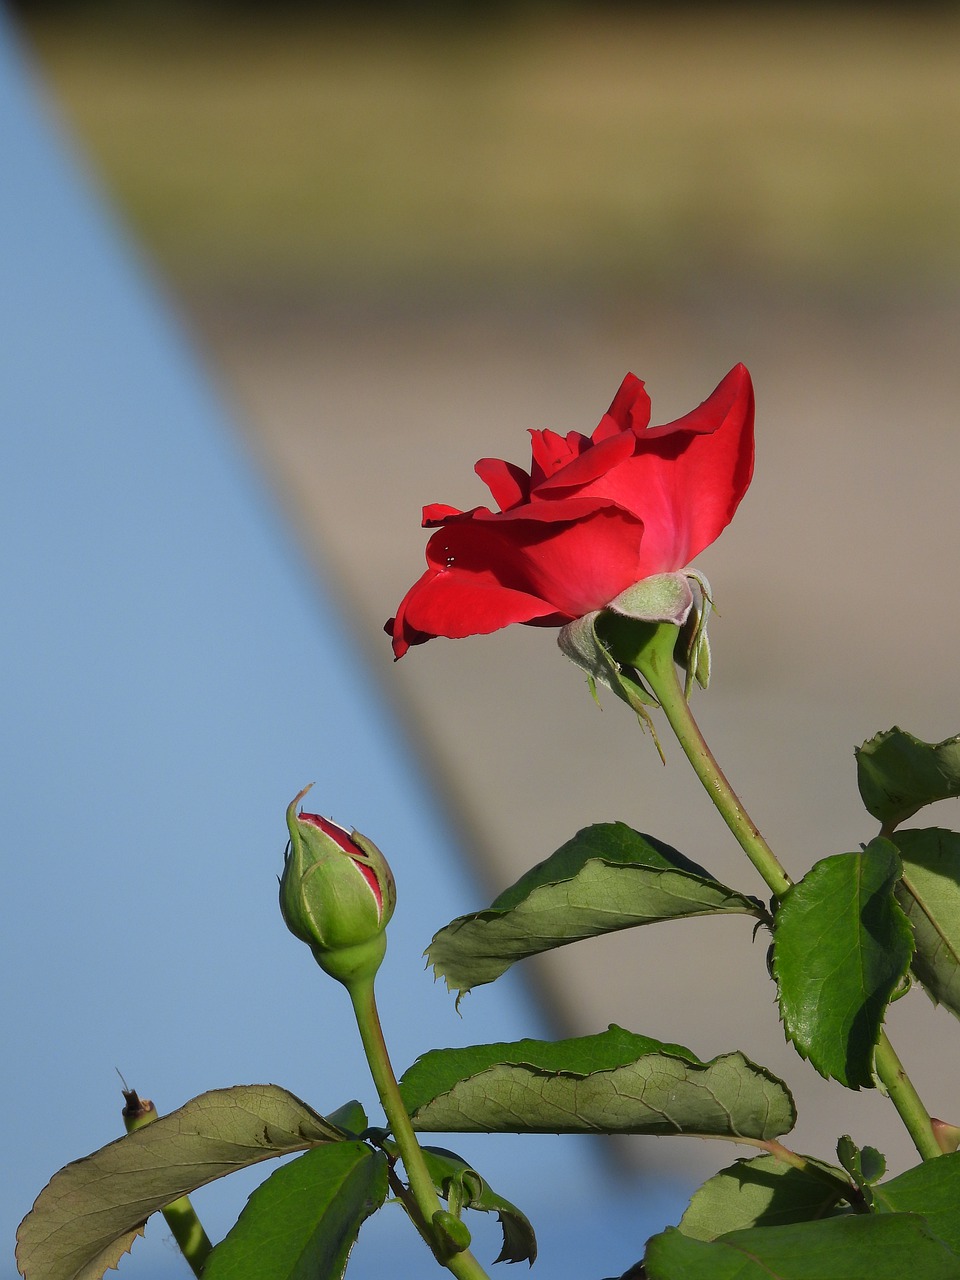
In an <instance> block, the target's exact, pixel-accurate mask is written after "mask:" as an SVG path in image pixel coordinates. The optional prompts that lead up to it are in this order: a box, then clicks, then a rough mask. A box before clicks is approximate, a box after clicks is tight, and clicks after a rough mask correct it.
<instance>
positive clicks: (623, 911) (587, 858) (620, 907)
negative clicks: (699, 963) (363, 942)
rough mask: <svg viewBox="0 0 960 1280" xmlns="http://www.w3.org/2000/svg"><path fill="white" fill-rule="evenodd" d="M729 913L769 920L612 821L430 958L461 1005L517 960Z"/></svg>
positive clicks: (458, 930) (462, 926)
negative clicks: (622, 932) (645, 927)
mask: <svg viewBox="0 0 960 1280" xmlns="http://www.w3.org/2000/svg"><path fill="white" fill-rule="evenodd" d="M724 912H734V913H739V914H746V915H752V916H757V917H759V918H761V919H762V918H764V917H765V915H766V912H765V910H764V907H763V904H762V903H760V902H759V901H758V900H757V899H756V898H751V897H749V896H747V895H746V894H742V893H737V892H736V891H735V890H733V889H728V888H727V887H726V885H723V884H720V882H719V881H717V880H714V879H713V877H712V876H711V875H710V874H709V873H708V872H706V871H705V870H704V869H703V867H700V866H698V865H697V864H696V863H695V862H691V861H690V860H689V859H688V858H685V857H684V856H683V854H681V853H678V852H677V851H676V849H671V847H670V846H669V845H667V844H663V843H662V842H661V841H659V840H654V839H653V838H652V837H651V836H645V835H641V834H640V833H639V832H637V831H633V830H631V828H630V827H628V826H626V825H625V824H624V823H622V822H607V823H600V824H598V825H596V826H592V827H586V828H585V829H584V830H583V831H578V832H577V834H576V835H575V836H574V837H573V839H572V840H568V841H567V843H566V844H565V845H563V846H562V847H561V848H559V849H558V850H557V851H556V853H554V854H552V855H551V856H550V857H549V858H547V859H546V860H545V861H544V862H541V863H539V864H538V865H537V866H535V867H533V868H532V869H531V870H530V871H528V872H527V873H526V874H525V875H524V876H521V878H520V879H519V880H518V881H517V882H516V884H514V885H512V886H511V887H510V888H509V889H507V890H505V891H504V892H503V893H501V894H500V896H499V897H498V898H497V899H496V900H495V901H494V902H493V903H492V904H491V906H490V907H489V909H488V910H486V911H477V912H474V913H473V914H471V915H467V916H461V917H460V918H459V919H457V920H454V921H453V922H452V923H451V924H448V925H447V926H446V928H444V929H441V930H440V932H439V933H437V934H436V935H435V936H434V938H433V941H432V942H431V943H430V946H429V947H428V948H427V953H426V954H427V959H428V962H429V963H430V964H432V965H433V970H434V973H435V974H436V975H437V977H440V976H442V977H443V978H445V979H446V983H447V987H448V988H450V989H451V990H452V989H456V990H457V991H458V992H459V994H460V996H462V995H464V994H465V993H466V992H467V991H469V990H470V989H471V988H472V987H475V986H480V985H482V984H483V983H485V982H492V981H493V980H494V979H495V978H499V977H500V975H501V974H502V973H503V972H504V971H505V970H507V969H508V968H509V967H510V966H511V965H512V964H514V963H515V962H516V961H517V960H522V959H524V958H525V957H527V956H532V955H537V954H538V953H539V952H541V951H547V950H549V949H551V948H552V947H562V946H565V945H567V943H570V942H577V941H579V940H580V939H581V938H593V937H596V936H597V935H598V934H602V933H613V932H615V931H616V930H618V929H630V928H633V927H634V926H636V925H642V924H652V923H655V922H656V921H659V920H674V919H678V918H680V917H683V916H704V915H717V914H720V913H724ZM458 998H459V997H458Z"/></svg>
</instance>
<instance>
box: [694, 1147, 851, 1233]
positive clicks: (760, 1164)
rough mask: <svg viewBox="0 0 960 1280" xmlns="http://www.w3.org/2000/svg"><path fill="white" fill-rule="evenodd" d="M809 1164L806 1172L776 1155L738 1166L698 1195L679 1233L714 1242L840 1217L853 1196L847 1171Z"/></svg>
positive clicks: (721, 1174) (717, 1176)
mask: <svg viewBox="0 0 960 1280" xmlns="http://www.w3.org/2000/svg"><path fill="white" fill-rule="evenodd" d="M807 1160H808V1163H807V1168H806V1169H798V1168H796V1167H795V1166H794V1165H792V1164H787V1163H786V1161H784V1160H780V1159H778V1157H777V1156H773V1155H763V1156H757V1157H756V1158H755V1159H753V1160H737V1161H736V1162H735V1163H734V1164H732V1165H730V1166H729V1168H727V1169H721V1170H720V1172H719V1173H717V1174H714V1176H713V1177H712V1178H710V1179H709V1180H708V1181H707V1182H705V1183H704V1184H703V1186H702V1187H701V1188H700V1189H699V1190H698V1191H695V1192H694V1194H693V1198H692V1199H691V1201H690V1204H689V1205H688V1206H687V1210H686V1212H685V1213H684V1215H683V1217H682V1218H681V1219H680V1230H681V1231H682V1232H683V1233H684V1235H688V1236H693V1237H694V1239H696V1240H713V1239H715V1238H716V1237H717V1236H722V1235H725V1234H726V1233H727V1232H729V1231H738V1230H741V1229H743V1228H747V1227H779V1226H784V1225H786V1224H788V1223H792V1222H810V1221H813V1220H814V1219H818V1218H827V1217H830V1216H831V1215H833V1214H835V1213H837V1212H841V1211H842V1210H841V1209H840V1208H839V1206H841V1205H843V1204H844V1202H845V1201H847V1200H848V1198H849V1197H850V1196H851V1195H853V1194H854V1191H853V1188H852V1187H851V1186H850V1182H849V1180H848V1179H847V1178H846V1177H844V1174H843V1170H842V1169H833V1168H831V1167H830V1166H829V1165H826V1164H821V1163H820V1162H819V1161H817V1160H812V1159H810V1158H809V1157H808V1158H807Z"/></svg>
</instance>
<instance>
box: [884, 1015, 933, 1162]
mask: <svg viewBox="0 0 960 1280" xmlns="http://www.w3.org/2000/svg"><path fill="white" fill-rule="evenodd" d="M874 1067H875V1068H876V1072H877V1075H878V1076H879V1078H880V1080H881V1081H882V1083H883V1087H884V1088H885V1089H886V1091H887V1093H888V1094H889V1095H890V1101H891V1102H892V1103H893V1105H894V1106H895V1107H896V1108H897V1111H898V1112H899V1113H900V1119H901V1120H902V1121H903V1123H904V1126H905V1128H906V1130H907V1132H908V1133H909V1134H910V1137H911V1138H912V1139H913V1145H914V1146H915V1147H916V1148H917V1150H918V1151H919V1152H920V1156H921V1158H922V1159H923V1160H934V1159H935V1158H936V1157H937V1156H942V1155H943V1148H942V1147H941V1145H940V1143H939V1142H938V1141H937V1134H936V1130H935V1129H934V1127H933V1121H932V1120H931V1118H930V1112H929V1111H928V1110H927V1108H926V1107H925V1106H924V1105H923V1102H922V1101H921V1098H920V1095H919V1094H918V1093H917V1091H916V1089H915V1088H914V1087H913V1081H912V1080H911V1079H910V1077H909V1076H908V1075H907V1073H906V1071H905V1070H904V1066H903V1063H902V1062H901V1061H900V1059H899V1057H898V1056H897V1053H896V1050H895V1049H894V1047H893V1045H892V1044H891V1043H890V1041H889V1039H888V1038H887V1033H886V1032H885V1031H881V1033H880V1040H879V1042H878V1044H877V1049H876V1053H875V1055H874Z"/></svg>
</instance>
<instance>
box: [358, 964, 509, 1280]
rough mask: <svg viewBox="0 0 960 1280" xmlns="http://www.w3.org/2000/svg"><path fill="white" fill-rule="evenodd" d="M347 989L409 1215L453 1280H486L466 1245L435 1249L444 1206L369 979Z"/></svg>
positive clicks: (485, 1275)
mask: <svg viewBox="0 0 960 1280" xmlns="http://www.w3.org/2000/svg"><path fill="white" fill-rule="evenodd" d="M344 985H347V984H344ZM347 990H348V991H349V993H350V999H351V1001H352V1002H353V1011H354V1014H355V1015H356V1019H357V1027H358V1028H359V1031H360V1039H361V1041H362V1043H363V1051H364V1053H365V1054H366V1058H367V1064H368V1066H369V1068H370V1074H371V1075H372V1076H373V1082H374V1084H375V1085H376V1087H377V1094H378V1095H379V1098H380V1105H381V1106H382V1107H383V1110H384V1112H385V1114H386V1117H387V1123H388V1124H389V1126H390V1130H391V1132H392V1134H393V1139H394V1142H395V1143H396V1144H397V1147H398V1148H399V1150H400V1157H401V1159H402V1160H403V1167H404V1169H405V1170H406V1174H407V1181H408V1183H409V1190H410V1194H411V1195H412V1198H413V1202H414V1206H415V1207H416V1210H417V1213H416V1214H411V1215H410V1216H411V1221H412V1222H413V1223H414V1225H415V1226H416V1228H417V1230H418V1231H419V1232H420V1234H421V1235H422V1236H423V1238H424V1240H426V1242H427V1244H428V1245H429V1246H430V1248H431V1250H432V1251H433V1254H434V1257H436V1259H437V1261H438V1262H440V1263H441V1264H442V1265H443V1266H445V1267H446V1268H447V1269H448V1270H449V1271H451V1272H452V1273H453V1275H455V1276H456V1277H457V1280H489V1277H488V1275H487V1273H486V1271H484V1269H483V1267H482V1266H481V1265H480V1263H479V1262H478V1261H477V1259H476V1258H475V1257H474V1256H473V1254H472V1253H471V1252H470V1251H469V1249H464V1250H463V1251H462V1252H460V1253H455V1254H453V1255H452V1256H450V1257H444V1256H442V1254H441V1252H439V1245H438V1240H437V1238H436V1237H435V1235H434V1233H433V1230H432V1223H433V1217H434V1214H436V1213H437V1212H439V1211H440V1210H441V1209H442V1208H443V1206H442V1205H441V1203H440V1197H439V1196H438V1195H437V1191H436V1188H435V1187H434V1185H433V1179H432V1178H431V1177H430V1173H429V1170H428V1169H427V1166H426V1162H425V1161H424V1158H423V1152H422V1151H421V1150H420V1144H419V1143H418V1142H417V1138H416V1135H415V1134H414V1132H413V1125H412V1124H411V1123H410V1117H409V1115H408V1114H407V1109H406V1107H405V1106H404V1105H403V1099H402V1098H401V1096H400V1087H399V1085H398V1084H397V1077H396V1076H395V1075H394V1071H393V1066H392V1065H391V1063H390V1055H389V1054H388V1052H387V1046H386V1042H385V1041H384V1038H383V1030H382V1028H381V1026H380V1015H379V1013H378V1012H377V1002H376V998H375V996H374V990H373V978H372V977H370V978H365V979H362V980H359V981H357V982H352V983H350V984H349V985H347ZM401 1200H402V1201H403V1202H404V1203H406V1197H401Z"/></svg>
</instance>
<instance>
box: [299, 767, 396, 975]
mask: <svg viewBox="0 0 960 1280" xmlns="http://www.w3.org/2000/svg"><path fill="white" fill-rule="evenodd" d="M308 790H309V788H306V789H305V790H304V791H301V792H300V794H299V795H298V796H297V797H296V799H295V800H293V801H292V803H291V804H290V806H289V807H288V809H287V827H288V829H289V832H290V843H289V845H288V847H287V852H286V855H285V857H284V865H283V875H282V876H281V878H280V911H281V913H282V915H283V919H284V922H285V923H286V926H287V928H288V929H289V930H290V932H291V933H292V934H294V935H295V936H296V937H298V938H300V939H301V941H303V942H306V943H307V945H308V946H309V947H310V949H311V951H312V952H313V955H314V958H315V960H316V961H317V964H319V965H320V967H321V968H322V969H324V970H325V971H326V972H327V973H329V974H330V975H331V976H332V977H335V978H337V979H338V980H339V981H341V982H346V983H349V982H350V981H351V980H353V979H354V978H362V977H372V975H373V974H374V973H375V972H376V970H377V969H378V968H379V965H380V961H381V960H382V959H383V954H384V951H385V950H386V934H385V930H386V927H387V924H388V923H389V920H390V917H391V916H392V915H393V909H394V907H395V905H396V901H397V893H396V886H395V884H394V879H393V874H392V872H391V871H390V867H389V866H388V865H387V860H386V858H385V857H384V856H383V854H382V853H381V852H380V850H379V849H378V848H377V846H376V845H375V844H374V843H373V842H372V841H371V840H368V839H367V838H366V837H365V836H362V835H360V833H359V832H358V831H354V832H352V833H350V832H347V831H345V830H344V828H343V827H339V826H337V824H336V823H335V822H331V821H329V819H327V818H322V817H321V816H320V815H319V814H318V813H297V805H298V804H299V802H300V801H301V800H302V799H303V797H304V796H305V795H306V792H307V791H308Z"/></svg>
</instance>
